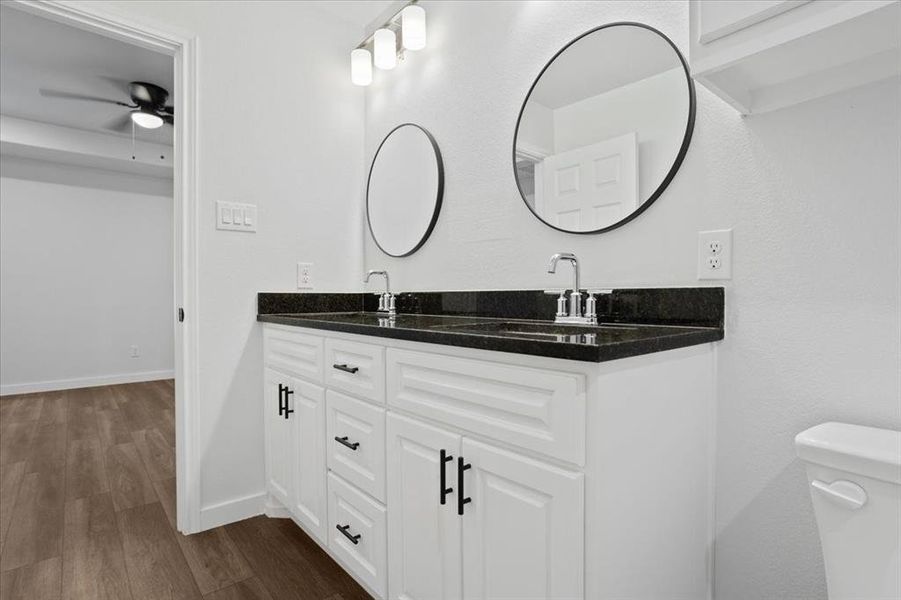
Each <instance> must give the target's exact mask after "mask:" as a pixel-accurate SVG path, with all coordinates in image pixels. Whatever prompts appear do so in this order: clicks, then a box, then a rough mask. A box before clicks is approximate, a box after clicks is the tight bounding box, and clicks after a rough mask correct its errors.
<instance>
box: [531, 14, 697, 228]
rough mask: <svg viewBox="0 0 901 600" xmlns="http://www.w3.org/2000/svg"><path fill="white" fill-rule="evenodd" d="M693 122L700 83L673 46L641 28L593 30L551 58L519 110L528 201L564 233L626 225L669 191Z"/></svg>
mask: <svg viewBox="0 0 901 600" xmlns="http://www.w3.org/2000/svg"><path fill="white" fill-rule="evenodd" d="M694 120H695V92H694V84H693V83H692V81H691V77H690V76H689V73H688V67H687V65H686V63H685V59H684V58H683V56H682V54H681V53H680V52H679V50H678V49H677V48H676V46H675V45H674V44H673V42H672V41H671V40H670V39H669V38H667V37H666V36H665V35H663V34H662V33H660V32H659V31H657V30H656V29H654V28H652V27H648V26H647V25H643V24H641V23H612V24H610V25H604V26H602V27H598V28H596V29H593V30H591V31H589V32H587V33H585V34H583V35H581V36H579V37H578V38H576V39H575V40H573V41H572V42H570V43H569V44H567V45H566V46H565V47H564V48H563V49H562V50H560V51H559V52H558V53H557V54H556V55H555V56H554V57H553V58H552V59H551V61H550V62H549V63H548V64H547V66H545V67H544V69H543V70H542V71H541V73H540V74H539V75H538V79H537V80H536V81H535V83H533V84H532V87H531V89H530V90H529V93H528V95H527V96H526V99H525V102H524V103H523V106H522V109H521V110H520V113H519V119H518V121H517V124H516V134H515V137H514V141H513V163H514V170H515V174H516V183H517V185H518V186H519V191H520V193H521V194H522V198H523V200H524V201H525V203H526V205H527V206H528V207H529V210H531V211H532V212H533V213H534V214H535V216H536V217H538V218H539V219H541V220H542V221H543V222H544V223H546V224H547V225H550V226H551V227H553V228H555V229H559V230H561V231H566V232H571V233H600V232H603V231H609V230H611V229H614V228H616V227H620V226H621V225H624V224H625V223H628V222H629V221H631V220H632V219H634V218H635V217H636V216H638V215H639V214H640V213H641V212H643V211H644V210H646V209H647V208H648V207H649V206H650V205H651V203H652V202H654V201H655V200H656V199H657V198H658V197H659V196H660V194H661V193H662V192H663V190H664V189H665V188H666V186H667V185H669V183H670V181H671V180H672V178H673V177H674V176H675V174H676V171H678V170H679V166H680V165H681V164H682V159H683V158H684V157H685V153H686V151H687V150H688V144H689V141H690V140H691V133H692V129H693V128H694Z"/></svg>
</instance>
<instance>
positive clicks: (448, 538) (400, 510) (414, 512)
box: [387, 413, 462, 600]
mask: <svg viewBox="0 0 901 600" xmlns="http://www.w3.org/2000/svg"><path fill="white" fill-rule="evenodd" d="M459 454H460V436H459V435H457V434H454V433H451V432H449V431H446V430H444V429H440V428H438V427H433V426H431V425H426V424H425V423H422V422H419V421H416V420H413V419H409V418H407V417H402V416H399V415H396V414H393V413H389V414H388V447H387V458H388V506H390V507H391V510H390V511H389V512H388V594H389V597H390V598H392V599H395V600H457V599H458V598H461V597H462V593H461V586H462V562H461V560H462V556H461V547H460V543H461V522H460V517H459V516H458V515H457V510H456V507H457V504H456V502H457V496H456V494H455V491H454V489H453V488H455V487H456V472H457V470H456V460H457V457H458V456H459ZM442 459H444V460H442ZM442 472H443V474H444V477H443V480H444V481H443V484H444V485H443V486H442ZM442 489H443V490H445V493H444V494H442ZM442 496H443V497H444V500H445V503H444V504H441V499H442Z"/></svg>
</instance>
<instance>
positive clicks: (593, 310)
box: [585, 290, 613, 320]
mask: <svg viewBox="0 0 901 600" xmlns="http://www.w3.org/2000/svg"><path fill="white" fill-rule="evenodd" d="M585 291H586V292H587V293H588V298H586V299H585V316H586V317H587V318H589V319H595V320H596V319H597V316H598V301H597V299H596V298H595V296H600V295H607V294H612V293H613V290H585Z"/></svg>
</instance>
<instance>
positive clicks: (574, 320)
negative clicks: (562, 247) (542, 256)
mask: <svg viewBox="0 0 901 600" xmlns="http://www.w3.org/2000/svg"><path fill="white" fill-rule="evenodd" d="M561 260H563V261H566V262H569V263H570V264H572V266H573V287H572V292H570V294H569V301H568V302H567V300H566V297H565V296H566V290H563V291H562V292H560V298H558V299H557V316H556V318H555V319H554V322H555V323H570V324H574V325H596V324H597V322H598V312H597V299H596V298H595V296H597V295H598V294H609V293H611V290H586V291H587V293H588V297H587V298H586V299H585V310H584V312H583V310H582V285H581V277H580V273H579V259H578V257H576V255H575V254H573V253H572V252H558V253H556V254H554V255H553V256H552V257H551V260H550V262H549V263H548V265H547V272H548V273H556V272H557V263H558V262H560V261H561ZM548 293H554V294H556V293H557V292H548ZM567 305H568V306H567Z"/></svg>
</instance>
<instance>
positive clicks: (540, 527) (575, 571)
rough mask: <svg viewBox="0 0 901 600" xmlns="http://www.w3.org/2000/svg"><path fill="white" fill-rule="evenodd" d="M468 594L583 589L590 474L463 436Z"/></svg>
mask: <svg viewBox="0 0 901 600" xmlns="http://www.w3.org/2000/svg"><path fill="white" fill-rule="evenodd" d="M461 456H462V457H463V461H464V462H463V464H464V466H465V465H471V466H470V467H468V468H466V469H464V477H463V484H464V486H463V489H462V490H455V491H457V492H458V493H462V494H463V496H464V498H470V499H471V500H470V501H469V502H468V503H466V504H464V505H463V516H462V517H461V519H462V521H463V597H464V598H466V599H467V600H482V599H486V600H487V599H489V598H492V599H501V598H517V599H518V600H526V599H530V598H536V599H538V598H542V599H553V600H566V599H571V598H582V597H583V595H584V585H585V584H584V529H583V527H584V521H585V513H584V510H585V506H584V497H585V496H584V475H583V474H582V473H577V472H574V471H568V470H566V469H561V468H559V467H555V466H552V465H549V464H546V463H543V462H540V461H537V460H534V459H532V458H528V457H525V456H522V455H519V454H515V453H512V452H508V451H506V450H501V449H499V448H494V447H492V446H488V445H486V444H483V443H481V442H476V441H473V440H470V439H466V438H464V439H463V445H462V451H461Z"/></svg>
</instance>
